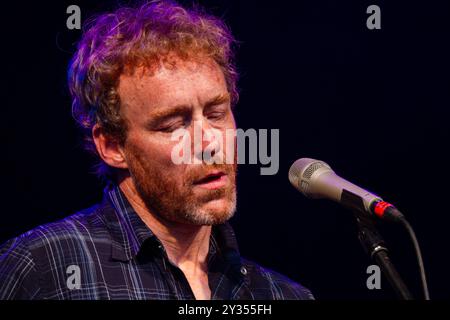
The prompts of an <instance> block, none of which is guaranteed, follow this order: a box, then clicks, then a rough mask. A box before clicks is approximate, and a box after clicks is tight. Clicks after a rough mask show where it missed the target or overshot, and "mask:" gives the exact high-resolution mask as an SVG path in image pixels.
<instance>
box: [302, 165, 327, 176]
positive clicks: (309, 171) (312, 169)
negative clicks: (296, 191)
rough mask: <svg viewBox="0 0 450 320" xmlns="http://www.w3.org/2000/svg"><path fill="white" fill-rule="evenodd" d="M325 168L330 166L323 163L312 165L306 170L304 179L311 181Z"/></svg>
mask: <svg viewBox="0 0 450 320" xmlns="http://www.w3.org/2000/svg"><path fill="white" fill-rule="evenodd" d="M323 167H328V166H327V165H326V164H325V163H323V162H322V161H317V162H314V163H312V164H311V165H310V166H309V167H307V168H306V170H305V172H304V173H303V176H302V178H303V179H308V180H309V179H311V176H312V175H313V173H314V172H316V171H317V170H318V169H320V168H323Z"/></svg>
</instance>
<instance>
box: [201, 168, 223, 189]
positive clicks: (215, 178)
mask: <svg viewBox="0 0 450 320" xmlns="http://www.w3.org/2000/svg"><path fill="white" fill-rule="evenodd" d="M227 182H228V176H227V175H226V174H225V173H224V172H222V171H214V172H211V173H209V174H207V175H205V176H204V177H202V178H201V179H199V180H197V181H195V182H194V185H195V186H198V187H201V188H204V189H209V190H213V189H219V188H222V187H223V186H225V185H226V184H227Z"/></svg>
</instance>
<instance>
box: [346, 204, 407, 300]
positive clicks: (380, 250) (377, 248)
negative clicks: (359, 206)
mask: <svg viewBox="0 0 450 320" xmlns="http://www.w3.org/2000/svg"><path fill="white" fill-rule="evenodd" d="M353 211H354V213H355V217H356V221H357V225H358V238H359V241H360V242H361V245H362V246H363V248H364V250H365V251H366V253H367V254H368V255H369V256H370V257H371V258H372V259H374V260H375V261H376V262H377V264H378V266H379V267H380V268H381V270H382V271H383V274H384V275H385V277H386V278H387V279H388V281H389V283H390V284H391V286H392V287H393V288H394V290H395V292H396V293H397V295H398V297H399V298H400V299H402V300H413V299H414V298H413V296H412V294H411V292H410V291H409V290H408V288H407V287H406V285H405V283H404V282H403V280H402V278H401V277H400V275H399V273H398V272H397V270H396V269H395V266H394V264H393V263H392V262H391V260H390V259H389V256H388V253H389V252H388V250H387V248H386V245H385V243H384V240H383V238H382V237H381V235H380V233H379V232H378V230H377V229H376V227H375V223H374V222H373V220H371V218H370V217H367V216H365V213H361V212H359V211H357V210H353Z"/></svg>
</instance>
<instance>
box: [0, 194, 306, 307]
mask: <svg viewBox="0 0 450 320" xmlns="http://www.w3.org/2000/svg"><path fill="white" fill-rule="evenodd" d="M70 266H76V268H79V269H78V270H79V276H80V277H79V280H80V281H79V284H80V285H79V287H75V288H74V287H73V286H71V285H70V283H73V279H74V278H73V273H72V271H73V269H71V267H70ZM72 268H73V267H72ZM208 278H209V286H210V289H211V297H212V299H217V300H223V299H225V300H235V299H252V300H253V299H267V300H273V299H289V300H291V299H313V296H312V294H311V293H310V291H309V290H308V289H306V288H304V287H302V286H301V285H299V284H297V283H295V282H293V281H291V280H289V279H288V278H286V277H284V276H282V275H280V274H278V273H276V272H273V271H271V270H268V269H265V268H262V267H261V266H259V265H257V264H256V263H253V262H251V261H248V260H246V259H243V258H241V256H240V254H239V251H238V247H237V243H236V238H235V236H234V232H233V230H232V228H231V226H230V225H229V224H223V225H219V226H214V227H213V232H212V235H211V241H210V250H209V254H208ZM68 284H69V285H68ZM0 299H1V300H4V299H27V300H28V299H58V300H60V299H61V300H62V299H77V300H94V299H108V300H110V299H111V300H112V299H115V300H117V299H119V300H135V299H177V300H178V299H182V300H190V299H195V297H194V295H193V293H192V290H191V289H190V286H189V284H188V282H187V280H186V278H185V276H184V274H183V273H182V271H181V270H180V269H179V268H177V267H176V266H175V265H173V264H172V263H171V262H170V261H169V259H168V257H167V254H166V252H165V250H164V247H163V246H162V245H161V243H160V241H159V240H158V239H157V237H156V236H155V235H154V234H153V233H152V232H151V230H150V229H149V228H148V227H147V226H146V225H145V224H144V222H143V221H142V220H141V219H140V218H139V216H138V215H137V214H136V212H135V211H134V210H133V208H132V207H131V205H130V204H129V202H128V201H127V199H126V198H125V196H124V195H123V194H122V192H121V191H120V189H119V188H118V187H117V186H110V187H107V188H105V192H104V199H103V201H102V202H101V203H100V204H97V205H96V206H94V207H91V208H89V209H86V210H84V211H81V212H79V213H76V214H74V215H72V216H69V217H67V218H65V219H63V220H61V221H58V222H54V223H50V224H46V225H42V226H39V227H37V228H35V229H33V230H31V231H29V232H27V233H25V234H23V235H21V236H19V237H17V238H14V239H11V240H9V241H7V242H6V243H4V244H3V245H1V246H0Z"/></svg>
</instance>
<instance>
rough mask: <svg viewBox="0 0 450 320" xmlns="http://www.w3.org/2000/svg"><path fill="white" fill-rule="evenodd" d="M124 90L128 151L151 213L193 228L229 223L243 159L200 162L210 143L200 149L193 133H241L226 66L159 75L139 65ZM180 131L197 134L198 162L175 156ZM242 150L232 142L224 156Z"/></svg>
mask: <svg viewBox="0 0 450 320" xmlns="http://www.w3.org/2000/svg"><path fill="white" fill-rule="evenodd" d="M143 71H144V72H143ZM118 91H119V95H120V99H121V113H122V116H123V117H124V118H125V119H126V121H127V123H128V132H127V138H126V142H125V143H124V146H123V152H124V154H125V160H126V163H127V166H128V170H129V172H130V175H131V177H132V180H133V183H134V185H135V188H136V190H137V191H138V193H139V195H140V197H141V198H142V200H143V201H144V203H145V204H146V206H147V208H148V209H149V210H150V211H151V212H153V213H155V214H157V215H158V216H159V217H162V218H165V219H168V220H170V221H176V222H181V223H187V224H195V225H211V224H217V223H223V222H225V221H226V220H228V219H229V218H230V217H231V216H232V215H233V214H234V211H235V207H236V181H235V180H236V162H235V161H234V162H233V164H206V163H205V162H203V161H199V160H201V159H202V154H203V152H205V151H206V148H207V147H208V145H210V144H211V142H207V141H203V142H202V140H201V139H200V140H199V141H200V145H197V146H194V143H195V139H194V130H195V132H197V133H198V132H201V133H203V132H204V131H205V130H210V129H215V130H219V131H220V132H221V133H222V136H223V137H225V136H226V132H225V131H226V130H227V129H228V130H230V129H232V130H234V129H236V124H235V121H234V118H233V114H232V112H231V106H230V96H229V93H228V91H227V86H226V82H225V79H224V75H223V72H222V71H221V70H220V68H219V66H218V65H217V64H216V63H215V62H214V61H212V60H209V59H208V60H206V61H203V62H201V63H199V62H194V61H184V62H183V61H181V60H177V65H176V67H175V68H166V67H165V66H161V68H159V69H157V70H156V71H153V72H152V73H149V72H145V69H142V68H141V69H139V68H138V69H137V70H136V72H134V74H133V75H122V76H121V77H120V81H119V86H118ZM194 127H196V128H194ZM199 128H200V129H199ZM177 129H184V130H186V132H188V133H189V134H190V138H191V139H190V140H191V145H190V150H191V159H192V160H194V158H196V159H197V162H193V161H192V162H193V164H175V163H174V161H173V160H172V151H173V149H174V147H175V146H176V145H177V144H178V145H179V144H180V140H175V139H173V138H172V134H173V132H174V131H176V130H177ZM197 140H198V139H197ZM230 148H231V149H232V150H231V149H230ZM227 149H228V150H227ZM196 150H197V151H198V150H199V151H201V152H200V153H199V152H197V153H195V152H194V151H196ZM216 150H217V149H216ZM235 150H236V149H235V145H234V144H232V145H231V146H230V145H228V146H227V145H225V148H224V149H223V150H222V152H223V154H224V155H225V156H226V154H227V153H229V152H234V154H236V152H235Z"/></svg>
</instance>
